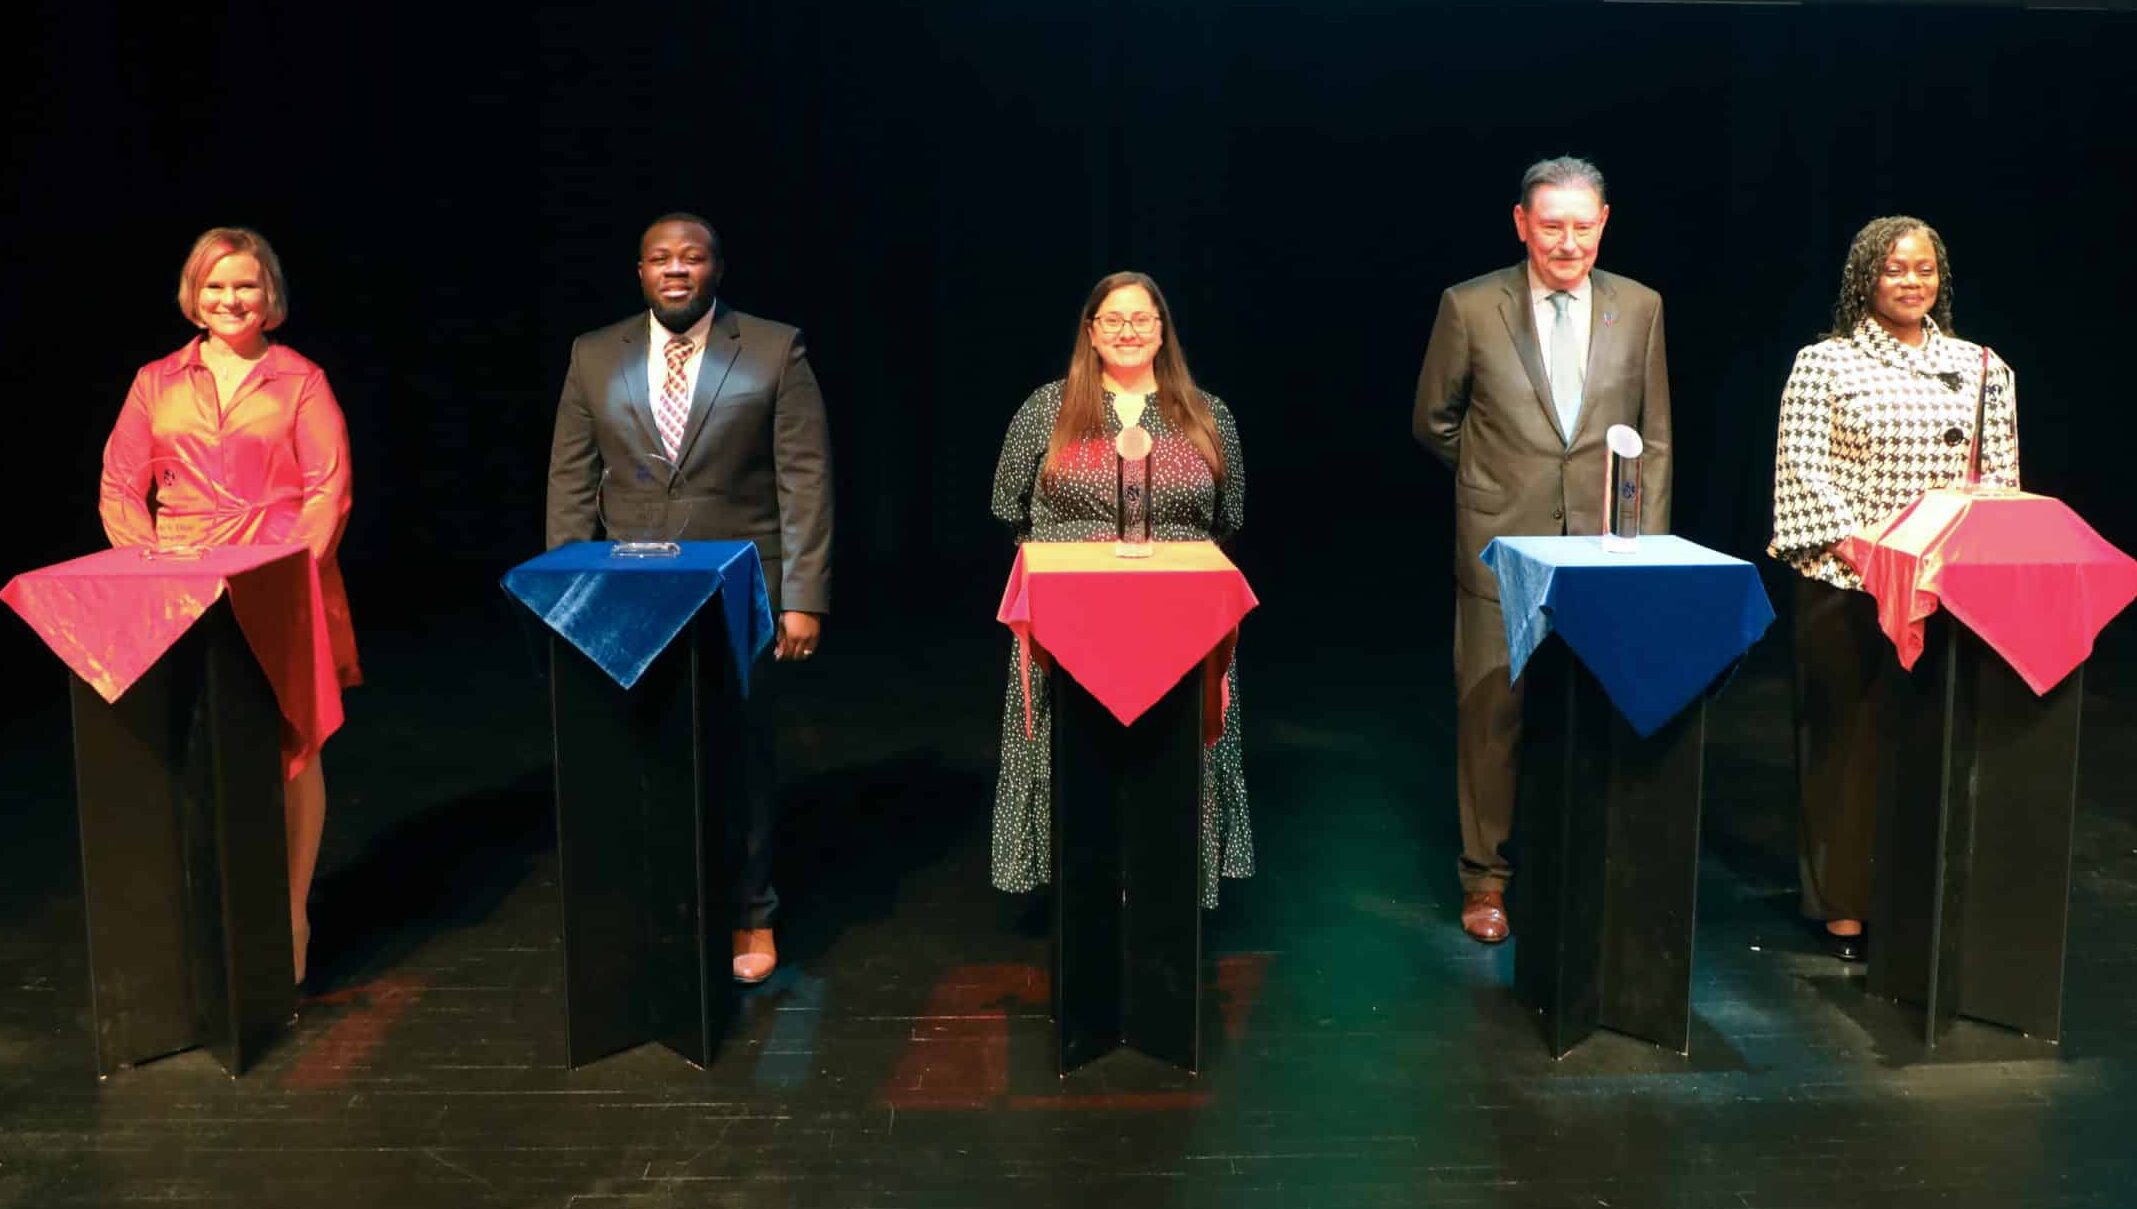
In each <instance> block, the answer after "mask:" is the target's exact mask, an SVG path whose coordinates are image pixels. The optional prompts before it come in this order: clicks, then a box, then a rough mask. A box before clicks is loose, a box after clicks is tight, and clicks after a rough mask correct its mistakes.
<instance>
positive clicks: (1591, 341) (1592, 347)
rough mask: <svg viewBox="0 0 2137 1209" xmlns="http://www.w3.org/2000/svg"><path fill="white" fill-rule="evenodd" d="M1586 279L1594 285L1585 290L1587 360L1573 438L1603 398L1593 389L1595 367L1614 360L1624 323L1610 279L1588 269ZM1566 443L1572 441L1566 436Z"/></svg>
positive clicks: (1584, 427) (1582, 430) (1622, 338)
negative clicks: (1620, 320)
mask: <svg viewBox="0 0 2137 1209" xmlns="http://www.w3.org/2000/svg"><path fill="white" fill-rule="evenodd" d="M1588 282H1589V284H1590V285H1591V286H1593V287H1594V288H1593V289H1592V290H1590V291H1589V294H1588V364H1587V367H1586V368H1585V369H1583V370H1582V371H1581V383H1582V385H1581V401H1580V415H1578V416H1576V417H1574V420H1573V439H1578V438H1579V436H1580V434H1581V433H1582V432H1584V431H1586V430H1587V428H1588V417H1590V416H1592V415H1594V414H1595V413H1596V410H1597V408H1598V407H1599V405H1600V404H1601V402H1602V400H1601V399H1599V398H1598V397H1597V395H1596V391H1595V390H1594V389H1593V387H1594V386H1595V383H1596V381H1597V377H1596V371H1597V370H1598V369H1600V368H1602V367H1604V366H1607V365H1610V364H1613V363H1614V361H1615V359H1616V357H1617V355H1618V352H1619V345H1620V344H1621V343H1622V342H1623V341H1624V339H1625V337H1624V336H1622V335H1620V334H1619V333H1620V332H1621V331H1622V330H1623V329H1624V325H1623V324H1621V323H1619V322H1618V291H1617V288H1616V287H1615V286H1613V285H1611V284H1610V279H1609V278H1608V277H1605V276H1604V275H1603V274H1601V273H1593V272H1591V273H1590V274H1589V275H1588ZM1566 443H1567V444H1568V445H1571V444H1572V443H1573V440H1571V439H1569V440H1568V441H1567V442H1566Z"/></svg>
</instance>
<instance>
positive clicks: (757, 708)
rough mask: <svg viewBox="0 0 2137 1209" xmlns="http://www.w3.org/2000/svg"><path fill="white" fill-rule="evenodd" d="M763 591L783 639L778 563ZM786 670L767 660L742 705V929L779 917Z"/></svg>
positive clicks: (768, 568) (767, 568) (736, 818)
mask: <svg viewBox="0 0 2137 1209" xmlns="http://www.w3.org/2000/svg"><path fill="white" fill-rule="evenodd" d="M764 586H765V589H766V591H767V592H768V593H769V594H770V596H771V602H772V635H773V639H774V641H775V642H776V640H777V638H778V634H779V560H778V559H776V558H768V559H765V560H764ZM786 671H787V669H786V666H785V665H784V664H781V663H778V662H777V661H775V660H774V659H773V658H772V649H770V648H767V649H766V651H765V653H764V657H763V658H762V659H760V660H758V661H757V664H756V666H755V667H753V668H751V669H750V678H749V697H748V698H747V699H746V700H745V701H744V702H743V705H742V726H743V737H742V743H743V754H742V778H743V786H742V796H743V799H744V804H745V809H743V810H741V811H735V812H730V813H729V815H728V819H729V820H730V825H735V824H739V825H740V827H741V834H740V835H739V836H738V837H736V838H738V839H740V841H741V843H742V866H741V870H740V873H739V874H738V875H737V876H736V878H735V886H734V904H735V923H734V926H735V927H737V928H769V927H771V926H772V917H773V916H774V915H776V914H778V912H779V891H778V890H776V889H774V888H773V887H772V832H773V830H774V829H775V828H776V827H777V825H778V822H779V762H778V758H777V757H778V751H779V727H778V713H779V709H778V699H779V688H780V682H781V681H782V680H784V679H785V678H786V676H785V673H786Z"/></svg>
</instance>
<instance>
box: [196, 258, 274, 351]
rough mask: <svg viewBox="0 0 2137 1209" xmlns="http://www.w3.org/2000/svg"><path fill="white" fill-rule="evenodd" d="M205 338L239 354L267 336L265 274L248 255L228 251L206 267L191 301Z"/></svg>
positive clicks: (253, 346) (256, 260)
mask: <svg viewBox="0 0 2137 1209" xmlns="http://www.w3.org/2000/svg"><path fill="white" fill-rule="evenodd" d="M194 306H195V309H196V310H197V311H198V312H199V314H200V325H201V327H203V328H205V329H207V332H208V334H209V335H211V336H213V337H215V338H216V339H219V340H221V341H222V342H223V343H224V344H227V345H229V346H230V347H231V348H234V349H237V350H239V351H246V350H250V349H252V348H255V347H257V346H258V345H259V343H260V341H261V340H262V339H264V338H265V337H266V334H267V275H266V274H265V273H264V272H262V271H261V269H260V262H259V260H258V259H257V258H256V257H254V256H253V255H252V254H251V253H249V252H232V253H230V254H229V255H227V256H224V257H223V258H221V259H220V260H217V261H216V262H215V263H214V264H213V265H210V266H209V267H208V271H207V273H206V274H205V275H204V276H202V277H201V279H200V290H199V293H198V296H197V297H196V299H195V301H194Z"/></svg>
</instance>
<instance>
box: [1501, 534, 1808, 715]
mask: <svg viewBox="0 0 2137 1209" xmlns="http://www.w3.org/2000/svg"><path fill="white" fill-rule="evenodd" d="M1481 557H1482V558H1483V560H1484V563H1485V565H1487V566H1489V567H1490V568H1491V569H1492V574H1493V575H1495V576H1497V577H1498V581H1499V608H1500V611H1501V613H1503V614H1504V615H1505V618H1506V650H1507V654H1508V655H1509V656H1510V659H1511V668H1512V674H1513V675H1514V676H1515V677H1519V676H1520V675H1521V669H1522V668H1523V667H1524V666H1525V665H1526V664H1527V663H1528V660H1529V656H1530V655H1532V654H1534V653H1535V651H1536V648H1537V646H1538V645H1540V644H1541V643H1542V642H1543V640H1544V639H1545V638H1546V637H1548V636H1549V635H1550V634H1551V632H1552V631H1554V630H1555V631H1557V633H1558V636H1559V637H1561V638H1563V639H1565V641H1566V645H1567V646H1569V647H1572V648H1573V653H1574V654H1575V655H1576V656H1578V657H1579V659H1580V661H1581V663H1582V664H1584V665H1586V666H1587V668H1588V670H1589V671H1590V672H1593V673H1594V674H1595V678H1596V679H1597V680H1598V681H1601V682H1602V685H1603V691H1604V692H1606V693H1608V694H1609V696H1610V701H1611V703H1612V704H1613V705H1615V706H1617V708H1618V712H1619V713H1621V714H1623V715H1624V716H1625V720H1626V721H1627V722H1629V723H1631V724H1632V728H1633V729H1634V730H1635V731H1638V732H1639V733H1640V734H1641V735H1642V736H1646V735H1651V734H1653V733H1654V732H1655V731H1656V730H1658V729H1660V728H1661V726H1662V724H1663V723H1665V722H1668V721H1669V720H1670V719H1671V718H1674V717H1676V716H1677V713H1678V711H1680V710H1682V709H1683V708H1684V707H1685V706H1687V705H1690V704H1691V703H1692V701H1693V700H1694V699H1696V698H1697V697H1698V696H1699V694H1700V693H1702V692H1703V691H1705V690H1706V687H1707V686H1708V685H1709V684H1712V683H1713V682H1714V678H1715V677H1716V676H1719V675H1720V674H1721V673H1722V672H1723V671H1724V670H1725V669H1727V668H1728V667H1729V665H1730V664H1732V663H1734V662H1735V661H1736V660H1737V659H1739V658H1741V657H1742V656H1743V654H1744V652H1745V651H1748V650H1750V649H1751V644H1752V643H1754V642H1757V641H1758V640H1759V635H1761V634H1764V633H1765V632H1766V627H1767V626H1768V625H1770V624H1772V622H1773V605H1772V604H1771V603H1769V602H1768V601H1767V599H1766V589H1765V587H1764V586H1763V585H1762V584H1760V582H1759V573H1758V571H1757V569H1755V568H1754V567H1752V565H1751V564H1750V563H1747V562H1745V561H1744V560H1742V559H1740V558H1731V557H1729V556H1728V555H1726V554H1720V553H1717V552H1715V551H1713V550H1709V549H1707V548H1706V547H1704V546H1701V545H1699V544H1697V543H1695V542H1688V541H1686V540H1684V539H1683V538H1681V537H1676V536H1672V535H1669V534H1647V535H1643V536H1642V537H1641V538H1640V549H1639V551H1638V553H1634V554H1613V553H1610V552H1608V551H1605V550H1604V549H1603V539H1601V538H1599V537H1501V538H1495V539H1493V541H1492V543H1491V544H1490V545H1488V546H1486V547H1484V553H1483V555H1482V556H1481Z"/></svg>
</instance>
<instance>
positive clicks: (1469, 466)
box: [1411, 156, 1670, 944]
mask: <svg viewBox="0 0 2137 1209" xmlns="http://www.w3.org/2000/svg"><path fill="white" fill-rule="evenodd" d="M1609 218H1610V207H1609V206H1608V205H1607V204H1605V201H1604V193H1603V174H1602V173H1601V172H1600V171H1598V170H1597V169H1596V167H1595V165H1593V164H1590V163H1588V162H1587V161H1585V160H1579V159H1574V158H1572V157H1570V156H1569V157H1562V158H1559V159H1550V160H1545V161H1543V162H1541V163H1539V164H1536V165H1534V166H1532V167H1530V168H1529V170H1528V171H1527V172H1526V173H1525V174H1523V176H1522V178H1521V200H1520V202H1519V203H1517V204H1516V205H1515V206H1514V230H1515V232H1516V233H1517V234H1518V235H1519V236H1520V237H1521V242H1522V243H1523V244H1524V245H1526V246H1527V248H1528V257H1527V259H1526V260H1525V261H1523V262H1522V263H1521V264H1517V265H1515V266H1513V267H1512V268H1509V269H1501V270H1499V271H1498V272H1496V273H1487V274H1485V275H1484V276H1482V277H1478V278H1474V279H1472V280H1470V281H1465V282H1463V283H1462V284H1460V285H1458V286H1455V287H1453V288H1452V289H1449V290H1448V291H1447V292H1446V293H1444V294H1442V295H1440V305H1439V316H1438V318H1437V319H1435V320H1434V321H1433V324H1432V339H1431V343H1430V344H1429V345H1428V346H1427V347H1426V350H1425V365H1424V370H1423V372H1422V373H1420V374H1419V375H1418V380H1417V406H1416V410H1415V412H1414V413H1413V415H1412V418H1411V427H1412V430H1413V431H1414V432H1415V433H1416V435H1417V439H1418V440H1419V441H1421V442H1423V444H1424V446H1425V447H1426V448H1427V449H1430V450H1431V451H1432V452H1433V454H1434V455H1436V456H1437V457H1438V458H1439V459H1440V460H1441V461H1442V462H1445V463H1446V464H1447V466H1448V468H1449V469H1451V470H1452V471H1454V581H1455V596H1454V678H1455V693H1456V709H1457V712H1456V735H1455V747H1456V761H1457V769H1456V776H1455V780H1456V798H1457V802H1458V805H1459V807H1460V810H1461V819H1462V859H1461V878H1462V889H1463V892H1464V893H1463V896H1462V917H1461V918H1462V928H1463V930H1464V931H1466V932H1468V933H1469V934H1470V935H1471V936H1473V937H1475V938H1476V939H1478V940H1480V941H1483V942H1485V943H1487V944H1495V943H1497V942H1499V941H1502V940H1504V939H1506V937H1507V936H1508V934H1509V933H1510V932H1511V931H1512V923H1511V921H1510V920H1509V919H1508V918H1507V914H1506V898H1505V891H1506V883H1507V879H1508V877H1509V875H1510V873H1511V869H1510V866H1509V863H1508V859H1507V854H1506V852H1505V850H1504V849H1505V847H1506V843H1507V840H1508V838H1509V837H1510V836H1511V834H1512V832H1513V822H1514V779H1515V771H1514V770H1515V766H1516V760H1517V759H1518V756H1519V753H1520V745H1521V686H1520V685H1519V684H1509V683H1508V662H1507V653H1506V631H1505V628H1504V625H1503V623H1502V621H1501V619H1500V614H1499V591H1498V585H1497V583H1496V582H1495V581H1494V580H1493V578H1492V575H1491V570H1490V568H1488V567H1486V566H1485V565H1484V564H1483V563H1482V562H1481V561H1479V559H1478V557H1477V556H1478V555H1479V554H1480V553H1481V552H1482V551H1483V549H1484V547H1485V545H1486V544H1488V543H1489V542H1490V541H1491V539H1492V538H1494V537H1499V536H1501V535H1511V534H1558V533H1601V532H1602V531H1603V475H1604V470H1605V465H1606V462H1607V460H1608V452H1607V451H1606V449H1605V448H1604V445H1603V437H1604V433H1605V432H1606V431H1607V430H1608V429H1609V428H1610V426H1611V425H1613V424H1626V425H1630V426H1631V427H1633V428H1634V429H1637V430H1638V431H1639V433H1640V435H1641V437H1642V438H1644V439H1645V441H1646V443H1647V449H1646V454H1645V456H1644V457H1642V459H1641V462H1640V478H1641V483H1640V486H1641V491H1642V493H1643V500H1642V507H1641V518H1640V522H1641V528H1642V529H1643V530H1645V531H1651V532H1666V531H1667V530H1668V528H1669V515H1670V394H1669V371H1668V366H1667V363H1666V362H1665V360H1664V357H1663V348H1662V298H1661V296H1660V295H1658V294H1656V293H1655V291H1653V290H1651V289H1648V288H1647V287H1646V286H1644V285H1641V284H1640V283H1639V282H1636V281H1632V280H1630V279H1628V278H1624V277H1619V276H1617V275H1615V274H1612V273H1603V272H1597V271H1595V255H1596V249H1597V248H1598V247H1599V246H1600V245H1601V243H1602V239H1603V225H1604V224H1605V223H1606V222H1607V221H1609Z"/></svg>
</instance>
